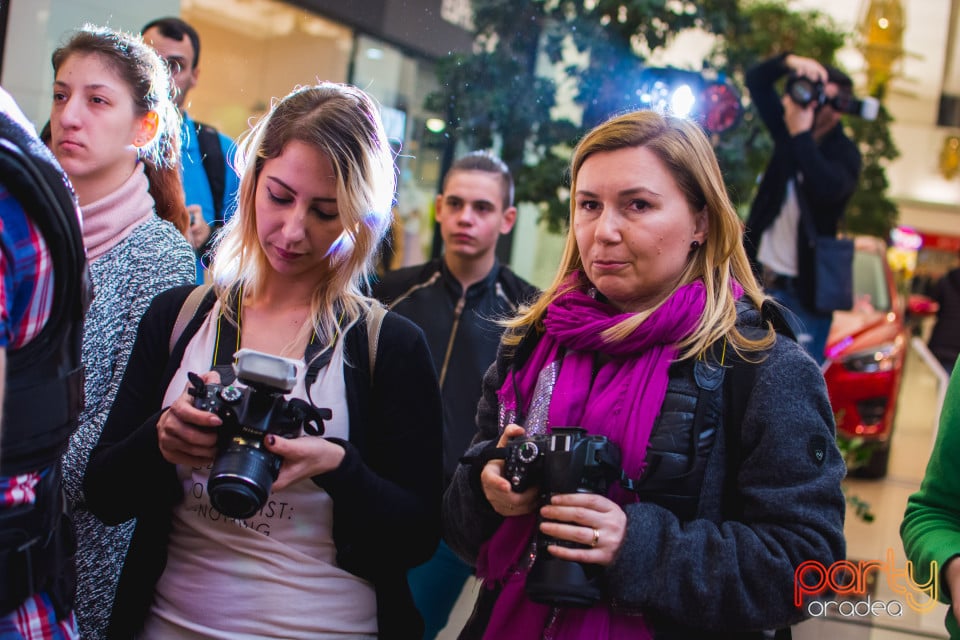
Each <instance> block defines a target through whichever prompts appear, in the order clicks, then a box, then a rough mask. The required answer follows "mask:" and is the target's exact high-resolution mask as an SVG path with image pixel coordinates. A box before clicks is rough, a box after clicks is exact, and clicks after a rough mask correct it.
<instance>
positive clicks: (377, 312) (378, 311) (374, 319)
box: [367, 302, 387, 386]
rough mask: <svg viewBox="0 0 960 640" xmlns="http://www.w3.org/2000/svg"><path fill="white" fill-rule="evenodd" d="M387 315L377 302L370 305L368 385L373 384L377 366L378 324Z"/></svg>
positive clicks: (368, 316)
mask: <svg viewBox="0 0 960 640" xmlns="http://www.w3.org/2000/svg"><path fill="white" fill-rule="evenodd" d="M385 315H387V309H386V307H384V306H383V305H382V304H380V303H379V302H374V303H373V304H371V305H370V312H369V313H368V314H367V343H368V344H369V350H370V385H371V386H373V372H374V367H376V366H377V345H378V344H379V343H380V325H382V324H383V317H384V316H385Z"/></svg>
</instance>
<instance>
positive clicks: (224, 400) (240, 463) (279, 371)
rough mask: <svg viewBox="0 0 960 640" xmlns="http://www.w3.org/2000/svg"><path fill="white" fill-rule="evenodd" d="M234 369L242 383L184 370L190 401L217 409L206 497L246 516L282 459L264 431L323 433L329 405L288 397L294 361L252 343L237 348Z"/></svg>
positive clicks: (259, 503)
mask: <svg viewBox="0 0 960 640" xmlns="http://www.w3.org/2000/svg"><path fill="white" fill-rule="evenodd" d="M234 370H235V372H236V374H237V379H238V380H239V381H240V382H243V383H244V384H246V385H247V386H246V387H237V386H234V385H226V386H225V385H220V384H207V383H204V382H203V380H202V379H201V378H200V376H198V375H197V374H195V373H188V374H187V376H188V378H189V379H190V384H191V385H192V388H191V389H190V390H189V393H190V395H191V396H193V398H194V400H193V406H194V407H196V408H198V409H202V410H203V411H209V412H211V413H214V414H216V415H217V416H218V417H219V418H220V420H222V421H223V424H221V425H220V426H219V427H217V455H216V457H215V458H214V461H213V468H212V469H211V470H210V477H209V478H208V479H207V492H208V493H209V494H210V503H211V504H212V505H213V507H214V508H215V509H217V511H219V512H220V513H222V514H223V515H225V516H229V517H232V518H241V519H242V518H249V517H250V516H252V515H253V514H255V513H256V512H257V511H259V510H260V508H261V507H262V506H263V503H264V502H265V501H266V499H267V496H268V495H270V488H271V487H272V486H273V481H274V480H276V479H277V476H278V475H279V473H280V465H281V463H282V460H281V458H280V457H279V456H276V455H274V454H272V453H270V452H269V451H267V449H266V448H265V447H264V446H263V441H264V439H265V438H266V437H267V436H268V435H277V436H280V437H283V438H295V437H297V436H298V435H300V430H301V428H302V429H304V431H306V432H307V433H308V434H310V435H323V431H324V424H323V421H324V420H328V419H330V418H331V417H332V415H333V414H332V412H331V411H330V409H320V408H317V407H314V406H312V405H310V404H308V403H306V402H304V401H303V400H299V399H292V400H286V399H285V398H284V397H283V396H284V394H285V393H289V392H290V390H291V389H293V385H294V383H295V381H296V363H295V362H294V361H292V360H288V359H287V358H280V357H278V356H271V355H269V354H266V353H260V352H258V351H253V350H250V349H241V350H240V351H238V352H237V353H236V364H235V365H234Z"/></svg>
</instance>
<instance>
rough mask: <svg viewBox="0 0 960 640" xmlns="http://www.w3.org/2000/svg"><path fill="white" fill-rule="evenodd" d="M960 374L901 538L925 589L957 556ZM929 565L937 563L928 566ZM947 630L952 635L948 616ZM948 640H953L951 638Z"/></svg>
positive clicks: (947, 597)
mask: <svg viewBox="0 0 960 640" xmlns="http://www.w3.org/2000/svg"><path fill="white" fill-rule="evenodd" d="M958 461H960V374H958V373H957V370H955V371H954V375H953V376H951V378H950V384H949V386H948V387H947V394H946V398H945V400H944V403H943V410H942V412H941V414H940V427H939V430H938V432H937V440H936V443H935V444H934V447H933V452H932V453H931V455H930V461H929V462H928V463H927V471H926V474H925V475H924V477H923V482H922V483H921V485H920V490H919V491H917V492H916V493H914V494H913V495H911V496H910V498H909V499H908V500H907V509H906V513H905V514H904V517H903V522H902V523H901V524H900V537H901V538H902V540H903V547H904V550H905V551H906V554H907V559H908V560H910V561H911V562H913V565H914V569H915V571H916V574H915V579H916V581H917V582H918V583H921V584H922V583H924V582H925V581H928V580H929V579H930V574H931V569H933V570H935V571H937V572H938V573H940V575H941V577H942V570H943V567H944V565H945V564H946V562H947V560H949V559H950V558H951V557H953V556H955V555H958V554H960V466H958V465H960V463H958ZM931 563H936V564H934V565H931ZM939 599H940V600H941V601H943V602H945V603H948V604H949V603H950V601H951V594H950V593H949V592H948V590H947V585H945V584H943V582H942V580H941V583H940V592H939ZM947 628H948V629H950V630H951V633H955V632H957V624H956V621H955V620H954V619H953V615H952V613H949V614H948V615H947ZM951 637H954V636H953V635H951Z"/></svg>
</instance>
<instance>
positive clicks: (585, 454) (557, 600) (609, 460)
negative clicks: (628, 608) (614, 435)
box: [504, 427, 623, 607]
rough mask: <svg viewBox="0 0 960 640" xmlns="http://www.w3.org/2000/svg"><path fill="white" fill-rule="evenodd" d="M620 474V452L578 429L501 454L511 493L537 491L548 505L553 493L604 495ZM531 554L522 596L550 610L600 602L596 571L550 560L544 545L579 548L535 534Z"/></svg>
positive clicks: (513, 443)
mask: <svg viewBox="0 0 960 640" xmlns="http://www.w3.org/2000/svg"><path fill="white" fill-rule="evenodd" d="M622 475H623V472H622V470H621V466H620V449H619V448H618V447H617V445H615V444H614V443H612V442H610V440H608V439H607V438H606V437H605V436H600V435H588V434H587V432H586V430H585V429H582V428H580V427H554V428H553V429H552V431H551V433H550V434H549V435H537V436H529V437H519V438H513V439H511V440H510V441H509V442H508V443H507V445H506V447H505V451H504V476H505V477H506V478H507V480H509V482H510V486H511V488H512V490H513V491H516V492H518V493H522V492H523V491H526V490H527V489H528V488H530V487H531V486H538V487H539V489H540V495H541V496H543V497H544V498H545V499H549V497H550V496H551V495H554V494H558V493H595V494H600V495H604V494H606V493H607V490H608V489H609V488H610V485H611V484H612V483H614V482H616V481H618V480H619V479H620V478H621V476H622ZM535 542H536V546H537V554H536V560H535V561H534V563H533V567H531V568H530V573H529V574H527V582H526V592H527V596H528V597H529V598H530V599H531V600H533V601H534V602H540V603H543V604H549V605H551V606H568V607H569V606H572V607H590V606H593V605H594V604H595V603H596V602H598V601H599V600H600V596H601V590H600V577H601V574H602V569H601V567H600V566H599V565H593V564H585V563H581V562H571V561H569V560H562V559H560V558H556V557H554V556H552V555H551V554H550V552H549V551H547V546H548V545H560V546H580V545H577V544H575V543H571V542H567V541H565V540H557V539H556V538H552V537H550V536H547V535H544V534H543V533H540V531H539V527H538V528H537V534H536V541H535Z"/></svg>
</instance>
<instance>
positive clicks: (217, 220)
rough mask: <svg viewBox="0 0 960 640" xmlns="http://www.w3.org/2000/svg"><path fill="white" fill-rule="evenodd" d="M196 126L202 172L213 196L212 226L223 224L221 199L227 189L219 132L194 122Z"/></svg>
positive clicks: (224, 162) (225, 169)
mask: <svg viewBox="0 0 960 640" xmlns="http://www.w3.org/2000/svg"><path fill="white" fill-rule="evenodd" d="M194 124H196V125H197V142H198V143H199V145H200V159H201V160H202V161H203V171H204V173H206V174H207V182H208V183H209V184H210V193H211V194H213V210H214V212H215V215H214V225H216V226H219V225H222V224H223V212H224V209H226V207H225V206H224V202H223V197H224V192H225V191H226V188H227V168H226V161H227V160H226V158H225V157H224V155H223V148H222V147H221V146H220V132H219V131H217V130H216V129H215V128H213V127H211V126H210V125H208V124H204V123H202V122H196V121H195V122H194Z"/></svg>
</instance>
